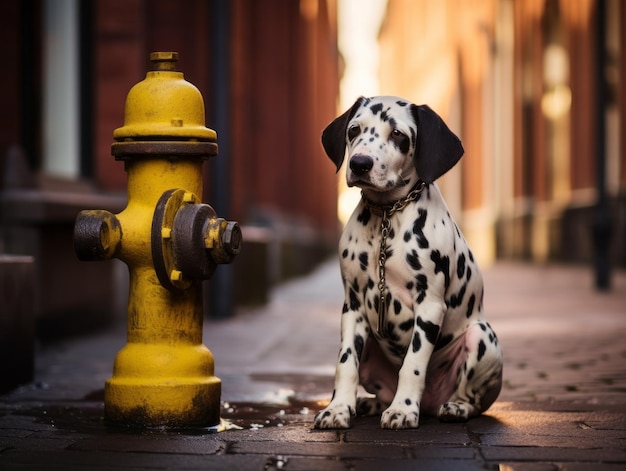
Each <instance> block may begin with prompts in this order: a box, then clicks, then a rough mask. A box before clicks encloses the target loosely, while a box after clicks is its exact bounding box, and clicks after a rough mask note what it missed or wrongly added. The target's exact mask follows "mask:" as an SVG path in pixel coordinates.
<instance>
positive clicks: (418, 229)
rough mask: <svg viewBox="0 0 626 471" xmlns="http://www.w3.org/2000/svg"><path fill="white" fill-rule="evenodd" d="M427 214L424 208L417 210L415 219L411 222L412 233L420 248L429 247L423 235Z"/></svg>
mask: <svg viewBox="0 0 626 471" xmlns="http://www.w3.org/2000/svg"><path fill="white" fill-rule="evenodd" d="M427 216H428V211H426V210H425V209H421V208H420V209H418V210H417V219H415V221H414V222H413V234H415V237H416V239H417V245H419V247H420V248H422V249H427V248H428V247H429V244H428V239H427V238H426V236H425V235H424V226H425V225H426V217H427Z"/></svg>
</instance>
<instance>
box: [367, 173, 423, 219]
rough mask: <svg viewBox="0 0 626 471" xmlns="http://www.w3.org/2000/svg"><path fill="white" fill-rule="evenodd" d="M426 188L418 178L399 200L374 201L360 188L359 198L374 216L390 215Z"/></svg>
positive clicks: (414, 198)
mask: <svg viewBox="0 0 626 471" xmlns="http://www.w3.org/2000/svg"><path fill="white" fill-rule="evenodd" d="M424 188H426V183H425V182H423V181H422V180H418V182H417V183H416V184H415V185H413V188H411V191H409V193H408V194H407V195H406V196H405V197H404V198H400V199H399V200H396V201H392V202H391V203H384V204H380V203H374V202H373V201H372V200H370V199H369V198H368V197H367V196H365V193H364V192H363V191H362V190H361V199H362V200H363V202H364V203H365V205H366V206H367V207H368V208H369V210H370V211H371V212H372V213H374V214H375V215H376V216H384V215H385V214H386V215H387V216H391V215H392V214H393V213H395V212H397V211H402V210H403V209H404V208H405V207H406V205H408V204H409V203H410V202H412V201H417V200H418V199H419V197H420V195H421V194H422V191H423V190H424Z"/></svg>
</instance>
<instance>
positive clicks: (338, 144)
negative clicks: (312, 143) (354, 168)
mask: <svg viewBox="0 0 626 471" xmlns="http://www.w3.org/2000/svg"><path fill="white" fill-rule="evenodd" d="M364 100H365V98H364V97H360V98H359V99H358V100H357V101H355V102H354V104H353V105H352V106H351V107H350V109H349V110H348V111H346V112H345V113H343V114H342V115H341V116H339V117H337V118H335V119H334V120H333V121H332V122H331V123H330V124H329V125H328V126H326V129H324V131H323V132H322V146H324V150H325V151H326V155H328V157H330V160H332V161H333V162H334V164H335V165H336V166H337V171H339V169H340V168H341V164H342V163H343V159H344V157H345V154H346V131H347V128H348V123H349V122H350V120H351V119H352V117H353V116H354V114H355V113H356V110H357V109H359V107H360V106H361V104H362V103H363V101H364Z"/></svg>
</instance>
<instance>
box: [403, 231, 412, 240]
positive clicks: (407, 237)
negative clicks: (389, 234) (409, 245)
mask: <svg viewBox="0 0 626 471" xmlns="http://www.w3.org/2000/svg"><path fill="white" fill-rule="evenodd" d="M410 240H411V233H410V232H409V231H406V232H405V233H404V241H405V242H408V241H410Z"/></svg>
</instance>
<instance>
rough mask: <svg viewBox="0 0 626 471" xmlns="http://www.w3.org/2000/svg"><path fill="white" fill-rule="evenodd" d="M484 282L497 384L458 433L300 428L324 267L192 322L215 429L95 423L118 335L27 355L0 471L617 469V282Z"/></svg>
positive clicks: (328, 316) (330, 291) (326, 352)
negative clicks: (501, 363)
mask: <svg viewBox="0 0 626 471" xmlns="http://www.w3.org/2000/svg"><path fill="white" fill-rule="evenodd" d="M484 272H485V280H486V301H485V304H486V308H487V314H488V319H489V321H490V323H491V324H492V326H493V327H494V329H495V330H496V332H497V334H498V336H499V338H500V341H501V343H502V345H503V347H504V352H505V378H504V379H505V381H504V387H503V390H502V393H501V395H500V397H499V399H498V401H497V402H496V403H495V404H494V406H492V408H491V409H490V410H489V411H488V412H487V413H486V414H485V415H483V416H481V417H478V418H475V419H472V420H470V421H469V422H467V423H465V424H448V423H445V424H444V423H440V422H438V421H437V420H436V419H434V418H430V417H422V418H421V422H420V428H419V429H417V430H405V431H390V430H381V429H380V428H379V424H378V419H377V418H373V417H368V418H356V419H354V421H353V424H352V428H351V429H349V430H342V431H337V430H323V431H319V430H314V429H313V428H312V423H313V416H314V413H315V412H316V411H317V410H319V409H320V408H321V407H323V405H324V404H326V403H327V402H328V400H329V395H330V393H331V391H332V387H333V384H332V383H333V378H332V376H333V373H334V362H335V359H336V355H337V348H338V341H339V316H340V315H339V312H340V307H341V303H342V289H341V286H340V279H339V271H338V267H337V262H336V260H331V261H329V262H327V263H325V264H323V265H322V266H321V267H320V268H319V269H318V270H317V271H315V272H314V273H313V274H312V275H310V276H308V277H306V278H302V279H299V280H296V281H294V282H291V283H288V284H285V285H282V286H280V287H279V288H277V289H276V290H275V291H274V293H273V295H272V299H271V302H270V303H269V304H268V305H267V306H264V307H263V308H259V309H250V310H246V311H242V312H239V313H238V315H237V316H236V317H234V318H232V319H228V320H223V321H208V322H206V323H205V329H204V330H205V335H204V341H205V344H206V345H207V346H208V347H209V348H210V349H211V351H212V352H213V354H214V356H215V365H216V375H217V376H218V377H220V378H221V380H222V411H221V415H222V418H223V419H224V421H225V423H227V424H230V427H229V430H226V431H222V432H219V433H217V432H215V431H213V430H210V429H204V428H190V429H176V430H174V429H150V430H132V429H127V428H123V427H119V426H114V425H112V424H109V423H107V422H106V421H105V420H104V418H103V403H102V400H103V392H102V388H103V385H104V381H105V380H106V379H108V378H109V377H110V375H111V368H112V363H113V359H114V357H115V355H116V353H117V351H118V350H119V349H120V348H121V347H122V346H123V345H124V343H125V329H124V326H118V327H116V328H113V329H111V330H108V331H106V332H101V333H99V334H97V335H92V336H87V337H83V338H80V339H75V340H67V341H64V342H61V343H57V344H53V345H46V346H41V347H39V348H38V351H37V364H36V380H35V382H33V383H32V384H28V385H25V386H23V387H20V388H18V389H17V390H15V391H13V392H12V393H10V394H7V395H4V396H0V470H19V469H41V470H61V469H62V470H79V469H89V470H91V469H94V470H109V469H110V470H115V469H124V470H146V469H190V470H191V469H198V470H200V469H202V470H207V469H210V470H213V469H214V470H222V469H224V470H236V469H241V470H273V469H285V470H331V471H332V470H369V469H372V470H380V469H385V470H395V469H399V470H400V469H425V470H474V469H476V470H478V469H480V470H484V469H487V470H489V469H493V470H498V469H499V470H522V471H526V470H528V471H543V470H575V471H576V470H581V471H582V470H589V469H592V470H593V469H598V470H618V469H619V470H622V469H626V366H625V365H626V340H625V339H626V273H624V272H614V273H613V280H612V281H613V287H612V288H613V289H612V290H611V291H610V292H609V293H598V292H595V291H594V290H593V288H592V286H593V277H592V273H591V272H590V271H589V270H588V269H586V268H581V267H564V266H530V265H523V264H511V263H499V264H497V265H495V266H493V267H489V268H488V269H485V270H484ZM3 361H7V359H4V360H3Z"/></svg>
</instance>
